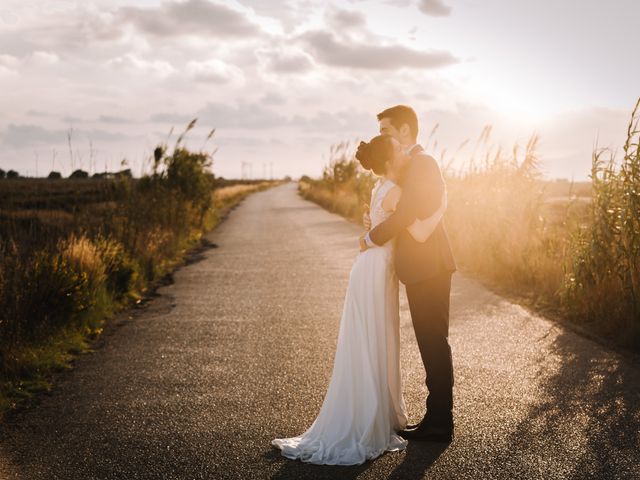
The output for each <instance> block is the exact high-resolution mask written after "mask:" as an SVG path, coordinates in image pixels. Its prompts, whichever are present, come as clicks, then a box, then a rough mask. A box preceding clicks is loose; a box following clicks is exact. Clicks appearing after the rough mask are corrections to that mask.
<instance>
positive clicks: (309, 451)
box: [271, 135, 446, 465]
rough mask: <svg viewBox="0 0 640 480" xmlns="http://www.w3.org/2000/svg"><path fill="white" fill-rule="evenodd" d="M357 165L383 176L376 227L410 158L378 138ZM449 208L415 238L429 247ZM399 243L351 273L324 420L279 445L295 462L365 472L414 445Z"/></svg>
mask: <svg viewBox="0 0 640 480" xmlns="http://www.w3.org/2000/svg"><path fill="white" fill-rule="evenodd" d="M357 158H358V160H359V161H360V163H361V164H362V166H363V167H364V168H365V169H367V170H372V171H373V172H374V173H375V174H376V175H378V176H380V178H379V180H378V182H377V183H376V185H375V186H374V188H373V190H372V192H371V204H370V205H371V210H370V216H371V224H372V227H375V226H376V225H377V224H378V223H380V222H382V221H383V220H385V219H386V218H387V217H388V216H389V215H390V214H391V213H392V212H393V210H394V209H395V206H396V204H397V202H398V200H399V198H400V187H399V186H398V184H399V183H400V181H401V178H402V172H403V170H404V167H405V166H406V165H407V163H408V161H409V156H408V155H407V154H406V153H405V152H404V150H403V148H402V146H401V145H400V143H399V142H398V141H396V140H395V139H393V138H392V137H391V136H389V135H378V136H376V137H374V138H373V139H372V140H371V141H370V142H369V143H364V144H362V143H361V145H360V147H359V148H358V154H357ZM445 208H446V194H445V196H444V197H443V201H442V205H441V207H440V209H439V210H438V212H436V213H435V214H434V215H433V216H432V217H429V218H427V219H425V220H422V221H419V220H416V221H415V222H414V223H413V224H412V225H411V226H410V227H409V228H408V230H409V232H410V233H411V235H412V236H413V237H414V238H415V239H416V240H417V241H422V242H424V241H425V240H426V239H427V238H428V237H429V235H430V234H431V232H433V230H434V229H435V227H436V225H437V224H438V222H439V221H440V219H441V217H442V215H443V213H444V209H445ZM393 243H394V242H387V243H386V244H385V245H384V246H382V247H377V248H372V249H368V250H366V251H364V252H362V253H360V254H359V255H358V256H357V257H356V260H355V262H354V264H353V267H352V268H351V273H350V276H349V285H348V287H347V293H346V297H345V301H344V308H343V312H342V319H341V321H340V330H339V333H338V342H337V347H336V353H335V358H334V365H333V373H332V376H331V380H330V382H329V386H328V388H327V392H326V395H325V398H324V402H323V404H322V407H321V409H320V413H319V414H318V416H317V417H316V419H315V420H314V422H313V424H312V425H311V426H310V427H309V429H308V430H307V431H306V432H304V433H303V434H302V435H300V436H298V437H293V438H277V439H274V440H272V442H271V443H272V445H273V446H275V447H277V448H279V449H280V450H282V455H283V456H285V457H287V458H290V459H300V460H302V461H303V462H309V463H314V464H325V465H358V464H362V463H364V462H365V461H366V460H370V459H373V458H376V457H378V456H379V455H381V454H383V453H384V452H386V451H395V450H402V449H404V448H405V447H406V445H407V440H405V439H403V438H402V437H400V436H399V435H397V434H396V432H397V431H398V430H401V429H403V428H404V427H405V426H406V424H407V412H406V407H405V403H404V398H403V396H402V381H401V376H400V327H399V321H400V313H399V300H398V279H397V277H396V274H395V272H394V268H393Z"/></svg>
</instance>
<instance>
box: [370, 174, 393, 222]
mask: <svg viewBox="0 0 640 480" xmlns="http://www.w3.org/2000/svg"><path fill="white" fill-rule="evenodd" d="M395 185H396V184H395V183H393V182H392V181H391V180H389V179H385V178H381V179H379V180H378V181H377V182H376V184H375V185H374V187H373V189H372V190H371V203H370V216H371V228H373V227H375V226H376V225H378V224H379V223H381V222H383V221H385V220H386V219H387V218H388V217H389V216H390V215H391V212H387V211H385V210H384V208H382V200H384V197H385V196H386V195H387V193H389V190H391V189H392V188H393V187H394V186H395Z"/></svg>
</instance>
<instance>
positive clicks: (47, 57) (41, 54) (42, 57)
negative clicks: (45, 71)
mask: <svg viewBox="0 0 640 480" xmlns="http://www.w3.org/2000/svg"><path fill="white" fill-rule="evenodd" d="M30 61H31V62H32V63H34V64H35V65H43V66H48V65H54V64H56V63H58V62H59V61H60V57H58V55H56V54H55V53H51V52H45V51H42V50H38V51H35V52H33V53H32V54H31V57H30Z"/></svg>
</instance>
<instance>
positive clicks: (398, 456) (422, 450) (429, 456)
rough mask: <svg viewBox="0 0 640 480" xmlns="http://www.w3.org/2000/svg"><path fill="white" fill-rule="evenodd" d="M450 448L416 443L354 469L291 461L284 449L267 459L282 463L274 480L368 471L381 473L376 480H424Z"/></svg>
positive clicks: (346, 475) (354, 475)
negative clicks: (283, 455)
mask: <svg viewBox="0 0 640 480" xmlns="http://www.w3.org/2000/svg"><path fill="white" fill-rule="evenodd" d="M447 448H449V444H448V443H432V442H415V441H414V442H409V444H408V445H407V448H406V449H405V450H404V452H389V453H385V454H384V455H382V456H380V457H378V458H376V459H375V460H373V461H369V462H365V463H364V464H362V465H354V466H352V467H339V466H332V465H310V464H307V463H303V462H301V461H299V460H288V459H286V458H284V457H282V455H280V450H277V449H275V448H274V449H272V450H270V451H269V452H266V453H265V454H264V457H265V459H266V460H267V461H268V462H269V463H271V464H277V463H280V464H281V466H280V469H279V470H278V471H277V472H276V473H274V474H273V475H272V476H271V477H270V478H272V479H277V480H288V479H300V478H305V479H336V478H340V479H343V478H344V479H355V478H358V477H360V475H362V474H363V473H364V472H366V471H367V470H374V471H377V472H376V474H375V478H387V479H392V480H403V479H405V480H410V479H414V478H415V479H418V478H423V477H424V476H425V474H426V473H427V471H428V470H429V469H430V468H431V466H432V465H433V464H434V463H435V462H436V460H437V459H438V458H439V457H440V455H442V454H443V453H444V452H445V450H446V449H447ZM394 465H395V466H394ZM389 470H391V471H390V472H389ZM386 472H389V473H386Z"/></svg>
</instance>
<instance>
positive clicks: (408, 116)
mask: <svg viewBox="0 0 640 480" xmlns="http://www.w3.org/2000/svg"><path fill="white" fill-rule="evenodd" d="M383 118H388V119H389V121H390V122H391V125H393V126H394V127H395V128H398V129H399V128H400V127H402V125H404V124H405V123H406V124H407V125H408V126H409V131H410V132H411V136H412V137H413V140H414V141H415V140H417V139H418V116H417V115H416V112H415V111H414V110H413V108H411V107H409V106H408V105H396V106H395V107H391V108H387V109H386V110H385V111H383V112H380V113H379V114H378V121H380V120H382V119H383Z"/></svg>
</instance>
